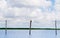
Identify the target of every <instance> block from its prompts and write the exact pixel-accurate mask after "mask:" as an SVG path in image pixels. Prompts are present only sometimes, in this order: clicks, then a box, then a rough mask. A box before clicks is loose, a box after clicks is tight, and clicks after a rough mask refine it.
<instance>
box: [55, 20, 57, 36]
mask: <svg viewBox="0 0 60 38" xmlns="http://www.w3.org/2000/svg"><path fill="white" fill-rule="evenodd" d="M55 28H56V30H55V34H56V36H57V21H56V20H55Z"/></svg>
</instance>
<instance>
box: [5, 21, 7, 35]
mask: <svg viewBox="0 0 60 38" xmlns="http://www.w3.org/2000/svg"><path fill="white" fill-rule="evenodd" d="M5 35H7V20H5Z"/></svg>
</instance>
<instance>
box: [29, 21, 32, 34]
mask: <svg viewBox="0 0 60 38" xmlns="http://www.w3.org/2000/svg"><path fill="white" fill-rule="evenodd" d="M31 26H32V20H30V28H29V35H31Z"/></svg>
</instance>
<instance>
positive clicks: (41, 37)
mask: <svg viewBox="0 0 60 38" xmlns="http://www.w3.org/2000/svg"><path fill="white" fill-rule="evenodd" d="M31 32H32V33H31V35H29V30H8V31H7V35H5V31H4V30H0V38H60V31H58V34H57V36H56V35H55V31H53V30H32V31H31Z"/></svg>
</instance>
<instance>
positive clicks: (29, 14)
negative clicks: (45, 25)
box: [0, 0, 60, 20]
mask: <svg viewBox="0 0 60 38" xmlns="http://www.w3.org/2000/svg"><path fill="white" fill-rule="evenodd" d="M0 2H1V3H0V4H1V6H0V7H2V8H1V10H2V11H0V12H2V15H3V17H4V18H18V19H24V20H25V19H28V20H30V19H33V20H54V19H55V16H56V14H55V11H51V12H49V11H48V10H47V11H46V9H45V6H46V7H47V6H51V2H50V1H46V0H30V1H29V0H7V1H5V0H1V1H0ZM12 5H13V6H14V5H15V6H18V5H25V6H37V7H40V6H42V7H44V9H45V11H44V12H43V11H42V9H41V8H26V7H12ZM55 7H56V8H55V9H56V10H60V9H59V5H55ZM47 8H48V7H47ZM2 15H1V16H2ZM57 16H59V13H58V14H57ZM57 16H56V17H57Z"/></svg>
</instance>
